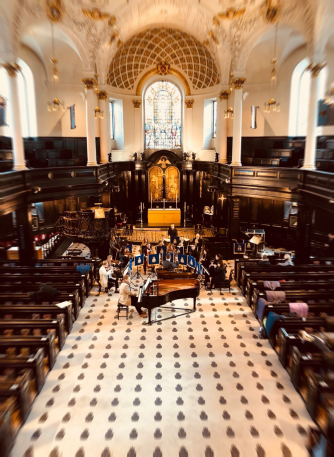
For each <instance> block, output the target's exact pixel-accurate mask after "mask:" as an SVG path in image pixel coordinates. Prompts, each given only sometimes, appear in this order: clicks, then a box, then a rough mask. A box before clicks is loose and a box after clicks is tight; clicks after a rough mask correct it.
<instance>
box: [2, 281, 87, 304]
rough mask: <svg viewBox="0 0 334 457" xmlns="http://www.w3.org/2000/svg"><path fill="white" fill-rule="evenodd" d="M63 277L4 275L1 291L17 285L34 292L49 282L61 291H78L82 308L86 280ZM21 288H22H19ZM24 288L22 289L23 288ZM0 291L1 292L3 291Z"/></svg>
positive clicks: (24, 290) (70, 292) (25, 290)
mask: <svg viewBox="0 0 334 457" xmlns="http://www.w3.org/2000/svg"><path fill="white" fill-rule="evenodd" d="M62 281H64V280H63V279H62V277H61V276H53V275H52V276H49V277H47V278H44V277H41V276H40V275H33V274H32V275H13V276H12V275H5V276H2V278H1V280H0V287H1V291H3V292H4V291H5V290H6V288H5V286H6V285H9V286H11V285H15V286H16V287H17V288H18V289H17V290H22V292H33V291H35V290H39V289H40V287H41V284H48V285H50V286H52V287H54V288H55V289H57V290H59V292H67V293H69V294H72V293H73V294H74V293H75V292H74V291H75V290H77V291H78V296H79V306H80V307H81V308H82V307H83V305H84V303H85V300H86V289H85V281H84V278H82V279H81V280H80V281H74V280H73V281H71V280H68V279H67V278H66V281H64V282H62ZM19 288H20V289H19ZM21 288H22V289H21ZM1 291H0V293H1Z"/></svg>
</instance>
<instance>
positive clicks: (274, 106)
mask: <svg viewBox="0 0 334 457" xmlns="http://www.w3.org/2000/svg"><path fill="white" fill-rule="evenodd" d="M271 111H274V112H276V113H279V112H280V111H281V105H280V104H279V103H277V102H276V100H275V99H274V98H271V99H270V100H269V102H267V103H265V104H264V112H265V113H271Z"/></svg>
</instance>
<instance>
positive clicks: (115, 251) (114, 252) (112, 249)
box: [109, 235, 121, 260]
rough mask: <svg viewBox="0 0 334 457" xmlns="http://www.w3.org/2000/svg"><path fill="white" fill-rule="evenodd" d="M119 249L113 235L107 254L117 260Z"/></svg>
mask: <svg viewBox="0 0 334 457" xmlns="http://www.w3.org/2000/svg"><path fill="white" fill-rule="evenodd" d="M120 249H121V247H120V244H119V241H118V240H117V239H116V237H115V235H113V236H112V237H111V239H110V243H109V254H111V255H112V256H113V258H114V259H115V260H116V259H119V252H120Z"/></svg>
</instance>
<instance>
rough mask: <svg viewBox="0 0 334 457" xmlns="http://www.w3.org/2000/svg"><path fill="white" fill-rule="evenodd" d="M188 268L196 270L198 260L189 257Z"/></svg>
mask: <svg viewBox="0 0 334 457" xmlns="http://www.w3.org/2000/svg"><path fill="white" fill-rule="evenodd" d="M188 266H189V267H190V268H196V259H195V257H193V256H191V255H188Z"/></svg>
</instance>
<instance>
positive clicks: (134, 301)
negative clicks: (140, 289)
mask: <svg viewBox="0 0 334 457" xmlns="http://www.w3.org/2000/svg"><path fill="white" fill-rule="evenodd" d="M118 303H119V304H121V305H124V306H134V307H135V308H136V310H137V313H138V314H139V316H140V317H146V316H147V314H146V313H145V311H144V310H143V309H141V306H140V305H138V297H137V293H136V292H134V291H133V292H131V287H130V277H129V275H125V276H124V277H123V281H122V283H121V285H120V288H119V298H118Z"/></svg>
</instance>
